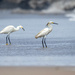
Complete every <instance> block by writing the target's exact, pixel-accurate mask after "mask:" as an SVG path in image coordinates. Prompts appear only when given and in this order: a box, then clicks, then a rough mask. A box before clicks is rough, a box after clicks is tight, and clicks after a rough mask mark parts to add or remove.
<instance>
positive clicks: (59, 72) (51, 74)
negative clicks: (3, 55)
mask: <svg viewBox="0 0 75 75" xmlns="http://www.w3.org/2000/svg"><path fill="white" fill-rule="evenodd" d="M0 75H75V67H0Z"/></svg>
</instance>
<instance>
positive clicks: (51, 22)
mask: <svg viewBox="0 0 75 75" xmlns="http://www.w3.org/2000/svg"><path fill="white" fill-rule="evenodd" d="M51 24H56V25H58V23H55V22H53V21H49V22H48V23H47V26H49V25H51Z"/></svg>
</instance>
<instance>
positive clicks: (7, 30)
mask: <svg viewBox="0 0 75 75" xmlns="http://www.w3.org/2000/svg"><path fill="white" fill-rule="evenodd" d="M20 28H22V29H23V30H24V31H25V29H24V28H23V26H21V25H20V26H17V28H15V27H14V26H12V25H9V26H7V27H5V28H4V29H3V30H2V31H0V34H8V35H7V36H6V45H8V41H9V43H10V44H11V41H10V37H9V35H10V33H12V32H15V31H18V30H19V29H20Z"/></svg>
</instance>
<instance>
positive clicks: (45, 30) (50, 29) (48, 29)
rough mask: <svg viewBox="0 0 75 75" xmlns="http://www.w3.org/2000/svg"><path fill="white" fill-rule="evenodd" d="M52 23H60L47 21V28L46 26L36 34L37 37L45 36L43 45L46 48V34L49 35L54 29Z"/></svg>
mask: <svg viewBox="0 0 75 75" xmlns="http://www.w3.org/2000/svg"><path fill="white" fill-rule="evenodd" d="M51 24H57V25H58V23H55V22H52V21H50V22H48V23H47V25H46V28H44V29H43V30H41V31H40V32H39V33H38V34H37V35H36V36H35V38H36V39H37V38H41V37H43V38H42V46H43V48H44V44H45V46H46V48H47V45H46V36H47V35H48V34H49V33H50V32H51V31H52V29H53V28H52V25H51Z"/></svg>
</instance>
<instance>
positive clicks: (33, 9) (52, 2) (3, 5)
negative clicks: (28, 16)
mask: <svg viewBox="0 0 75 75" xmlns="http://www.w3.org/2000/svg"><path fill="white" fill-rule="evenodd" d="M3 9H9V10H12V13H41V14H53V13H55V14H63V13H69V12H72V13H75V0H0V11H1V10H3Z"/></svg>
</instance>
